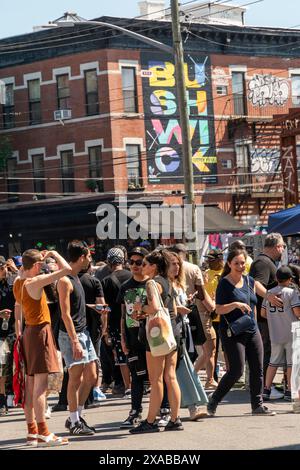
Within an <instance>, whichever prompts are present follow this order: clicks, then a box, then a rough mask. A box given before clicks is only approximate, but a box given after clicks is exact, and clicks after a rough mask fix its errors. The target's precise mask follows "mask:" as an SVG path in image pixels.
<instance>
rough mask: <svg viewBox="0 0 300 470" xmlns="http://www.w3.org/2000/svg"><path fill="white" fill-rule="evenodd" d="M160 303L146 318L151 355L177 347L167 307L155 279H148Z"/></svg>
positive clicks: (163, 352)
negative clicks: (155, 310)
mask: <svg viewBox="0 0 300 470" xmlns="http://www.w3.org/2000/svg"><path fill="white" fill-rule="evenodd" d="M149 282H151V283H152V286H153V288H154V290H155V294H156V298H157V300H158V303H159V305H160V307H159V309H158V310H157V312H155V313H154V314H152V315H149V316H148V317H147V319H146V335H147V340H148V343H149V347H150V351H151V354H152V356H154V357H156V356H166V355H167V354H169V353H170V352H172V351H174V350H175V349H176V348H177V344H176V340H175V337H174V333H173V328H172V324H171V319H170V315H169V311H168V309H167V308H166V307H165V306H164V304H163V301H162V299H161V296H160V293H159V291H158V288H157V285H156V282H155V281H152V280H151V281H149Z"/></svg>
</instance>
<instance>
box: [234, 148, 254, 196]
mask: <svg viewBox="0 0 300 470" xmlns="http://www.w3.org/2000/svg"><path fill="white" fill-rule="evenodd" d="M249 162H250V152H249V145H247V144H245V145H237V146H236V172H237V175H240V176H238V178H237V182H238V184H239V185H245V186H241V188H240V191H242V192H250V186H249V183H251V174H250V165H249Z"/></svg>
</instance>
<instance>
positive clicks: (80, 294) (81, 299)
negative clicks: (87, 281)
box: [59, 275, 86, 333]
mask: <svg viewBox="0 0 300 470" xmlns="http://www.w3.org/2000/svg"><path fill="white" fill-rule="evenodd" d="M67 277H68V278H69V279H70V282H71V284H72V286H73V292H72V293H71V294H70V309H71V312H70V313H71V318H72V320H73V323H74V328H75V331H76V333H80V332H81V331H83V330H84V329H85V327H86V307H85V294H84V290H83V287H82V284H81V282H80V279H79V277H78V276H70V275H69V276H67ZM59 328H60V330H61V331H64V332H65V333H66V332H67V330H66V327H65V324H64V322H63V320H62V319H61V321H60V327H59Z"/></svg>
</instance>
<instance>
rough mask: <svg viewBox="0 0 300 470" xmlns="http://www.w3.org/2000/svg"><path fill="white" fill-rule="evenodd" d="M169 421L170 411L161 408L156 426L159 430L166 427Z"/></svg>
mask: <svg viewBox="0 0 300 470" xmlns="http://www.w3.org/2000/svg"><path fill="white" fill-rule="evenodd" d="M170 419H171V415H170V410H169V408H161V410H160V418H159V420H158V422H157V425H158V426H159V427H160V428H164V427H165V426H167V424H168V422H169V421H170Z"/></svg>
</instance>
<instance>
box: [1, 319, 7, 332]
mask: <svg viewBox="0 0 300 470" xmlns="http://www.w3.org/2000/svg"><path fill="white" fill-rule="evenodd" d="M1 329H2V330H4V331H5V330H8V318H3V320H2V326H1Z"/></svg>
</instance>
